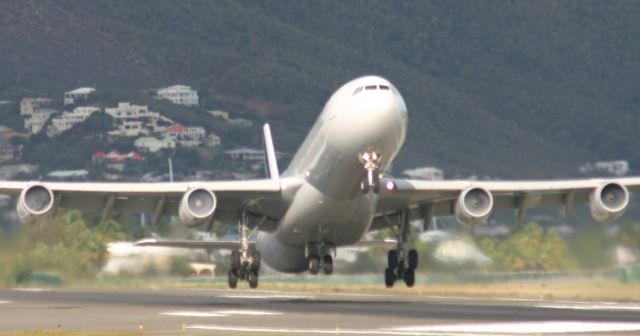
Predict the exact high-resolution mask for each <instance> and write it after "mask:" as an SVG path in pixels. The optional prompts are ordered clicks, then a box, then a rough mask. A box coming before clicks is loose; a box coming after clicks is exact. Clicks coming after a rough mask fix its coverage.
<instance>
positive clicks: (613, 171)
mask: <svg viewBox="0 0 640 336" xmlns="http://www.w3.org/2000/svg"><path fill="white" fill-rule="evenodd" d="M629 171H630V168H629V162H627V161H626V160H617V161H597V162H592V163H591V162H590V163H585V164H584V165H582V166H581V167H580V172H581V173H583V174H588V173H597V174H601V173H606V174H610V175H613V176H624V175H627V174H629Z"/></svg>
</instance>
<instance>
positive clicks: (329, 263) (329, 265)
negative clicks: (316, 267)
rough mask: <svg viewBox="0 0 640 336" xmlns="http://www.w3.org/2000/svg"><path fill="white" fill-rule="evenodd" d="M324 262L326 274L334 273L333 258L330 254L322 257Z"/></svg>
mask: <svg viewBox="0 0 640 336" xmlns="http://www.w3.org/2000/svg"><path fill="white" fill-rule="evenodd" d="M322 262H323V263H324V268H323V270H324V274H326V275H331V274H332V273H333V258H332V257H331V256H330V255H326V256H324V258H322Z"/></svg>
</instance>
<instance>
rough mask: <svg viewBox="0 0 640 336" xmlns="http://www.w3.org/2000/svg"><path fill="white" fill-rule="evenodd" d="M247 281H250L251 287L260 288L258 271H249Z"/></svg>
mask: <svg viewBox="0 0 640 336" xmlns="http://www.w3.org/2000/svg"><path fill="white" fill-rule="evenodd" d="M247 281H249V287H251V288H258V272H249V275H248V276H247Z"/></svg>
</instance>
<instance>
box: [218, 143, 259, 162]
mask: <svg viewBox="0 0 640 336" xmlns="http://www.w3.org/2000/svg"><path fill="white" fill-rule="evenodd" d="M224 154H225V155H226V156H227V157H228V158H230V159H231V160H240V161H251V162H258V161H260V162H262V161H264V151H261V150H257V149H251V148H247V147H242V148H237V149H232V150H227V151H224Z"/></svg>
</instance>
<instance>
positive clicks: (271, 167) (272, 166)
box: [262, 124, 280, 180]
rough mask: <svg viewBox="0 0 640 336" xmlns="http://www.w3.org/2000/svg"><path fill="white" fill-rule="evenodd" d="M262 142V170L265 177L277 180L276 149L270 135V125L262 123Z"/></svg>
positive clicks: (278, 174) (278, 176)
mask: <svg viewBox="0 0 640 336" xmlns="http://www.w3.org/2000/svg"><path fill="white" fill-rule="evenodd" d="M262 133H263V143H264V170H265V173H266V174H267V178H270V179H272V180H278V179H279V178H280V172H279V171H278V160H277V158H276V150H275V148H274V146H273V138H272V137H271V127H269V124H264V126H263V127H262Z"/></svg>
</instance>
